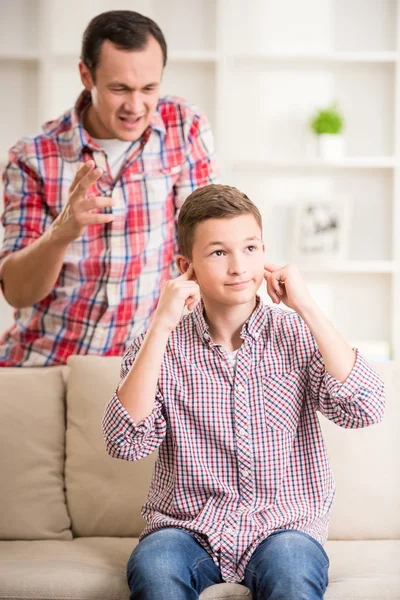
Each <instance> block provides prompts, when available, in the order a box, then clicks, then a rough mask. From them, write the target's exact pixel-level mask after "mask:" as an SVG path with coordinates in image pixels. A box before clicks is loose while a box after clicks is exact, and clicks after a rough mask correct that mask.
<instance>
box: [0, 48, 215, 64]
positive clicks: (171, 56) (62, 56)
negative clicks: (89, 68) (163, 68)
mask: <svg viewBox="0 0 400 600" xmlns="http://www.w3.org/2000/svg"><path fill="white" fill-rule="evenodd" d="M218 57H219V54H218V53H217V52H206V51H204V52H203V51H198V52H197V51H189V52H182V51H179V50H173V51H171V52H169V53H168V60H167V67H168V64H169V63H190V62H193V63H209V62H211V63H214V62H216V61H217V60H218ZM0 58H1V55H0ZM54 59H55V60H56V61H61V62H63V61H65V62H69V61H71V62H72V61H79V53H77V52H60V53H56V54H54Z"/></svg>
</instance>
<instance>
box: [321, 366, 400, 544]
mask: <svg viewBox="0 0 400 600" xmlns="http://www.w3.org/2000/svg"><path fill="white" fill-rule="evenodd" d="M373 366H374V368H375V369H376V370H377V371H378V372H379V373H380V375H381V376H382V377H383V380H384V381H385V387H386V410H385V415H384V418H383V421H382V422H381V423H379V424H377V425H372V426H370V427H366V428H363V429H343V428H341V427H338V426H337V425H335V424H334V423H331V422H330V421H328V420H327V419H326V418H325V417H322V416H321V418H320V421H321V425H322V430H323V434H324V439H325V442H326V445H327V448H328V454H329V458H330V463H331V466H332V469H333V473H334V476H335V480H336V497H335V500H334V504H333V511H332V518H331V521H330V524H329V539H339V540H350V539H365V540H366V539H384V538H386V539H395V538H397V539H398V538H400V403H399V402H398V397H397V391H396V390H399V389H400V365H399V364H396V363H393V362H386V363H383V362H380V363H374V365H373Z"/></svg>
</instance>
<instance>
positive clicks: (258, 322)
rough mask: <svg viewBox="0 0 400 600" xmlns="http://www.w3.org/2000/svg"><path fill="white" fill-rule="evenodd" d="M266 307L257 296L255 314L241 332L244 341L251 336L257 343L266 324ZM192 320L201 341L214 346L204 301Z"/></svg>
mask: <svg viewBox="0 0 400 600" xmlns="http://www.w3.org/2000/svg"><path fill="white" fill-rule="evenodd" d="M265 318H266V315H265V307H264V305H263V303H262V301H261V298H260V296H256V305H255V307H254V310H253V312H252V313H251V315H250V317H249V318H248V319H247V321H245V322H244V323H243V326H242V330H241V332H240V337H241V338H242V339H246V337H248V336H250V337H252V338H253V339H254V340H255V341H257V339H258V337H259V335H260V333H261V330H262V326H263V325H264V323H265ZM192 319H193V320H194V323H195V327H196V330H197V333H198V335H199V337H200V339H201V340H202V341H203V343H204V344H205V345H207V346H213V345H214V344H213V342H212V339H211V335H210V330H209V327H208V325H207V322H206V320H205V318H204V302H203V299H201V300H200V302H199V303H198V304H197V305H196V307H195V308H194V310H193V312H192Z"/></svg>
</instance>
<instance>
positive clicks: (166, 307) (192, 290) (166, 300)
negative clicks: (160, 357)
mask: <svg viewBox="0 0 400 600" xmlns="http://www.w3.org/2000/svg"><path fill="white" fill-rule="evenodd" d="M193 272H194V271H193V266H192V265H191V264H190V265H189V267H188V270H187V271H186V273H183V274H182V275H180V276H179V277H177V278H176V279H170V281H167V282H166V283H164V285H163V287H162V290H161V295H160V300H159V301H158V306H157V310H156V312H155V314H154V321H156V322H157V325H158V326H162V327H164V328H166V329H167V330H168V331H173V330H174V329H175V327H177V325H178V323H179V321H180V320H181V317H182V313H183V309H184V308H185V306H186V307H187V308H188V310H193V308H194V307H195V306H196V304H197V303H198V302H199V300H200V288H199V286H198V284H197V283H196V282H195V281H193V280H192V279H191V278H192V277H193Z"/></svg>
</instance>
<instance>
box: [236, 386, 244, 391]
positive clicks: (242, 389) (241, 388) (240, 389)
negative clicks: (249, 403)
mask: <svg viewBox="0 0 400 600" xmlns="http://www.w3.org/2000/svg"><path fill="white" fill-rule="evenodd" d="M237 389H238V391H239V392H244V391H245V389H244V387H243V385H242V384H240V385H238V387H237Z"/></svg>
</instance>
